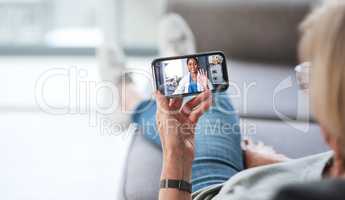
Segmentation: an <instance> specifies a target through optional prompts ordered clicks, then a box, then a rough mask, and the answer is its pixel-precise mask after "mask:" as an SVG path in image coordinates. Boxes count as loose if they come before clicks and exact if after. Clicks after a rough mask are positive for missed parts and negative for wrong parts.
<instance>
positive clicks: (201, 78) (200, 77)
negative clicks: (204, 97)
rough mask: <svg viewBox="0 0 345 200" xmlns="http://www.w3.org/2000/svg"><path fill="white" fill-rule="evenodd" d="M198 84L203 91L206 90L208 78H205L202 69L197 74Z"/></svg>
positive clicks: (204, 72) (205, 75)
mask: <svg viewBox="0 0 345 200" xmlns="http://www.w3.org/2000/svg"><path fill="white" fill-rule="evenodd" d="M197 81H198V83H200V85H201V86H202V87H203V88H204V90H205V89H209V88H208V78H207V72H206V70H204V69H200V70H199V72H198V80H197Z"/></svg>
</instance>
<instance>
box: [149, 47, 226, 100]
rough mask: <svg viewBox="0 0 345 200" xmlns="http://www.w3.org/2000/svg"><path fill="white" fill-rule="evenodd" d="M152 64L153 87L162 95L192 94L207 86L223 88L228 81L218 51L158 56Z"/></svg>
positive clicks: (221, 55)
mask: <svg viewBox="0 0 345 200" xmlns="http://www.w3.org/2000/svg"><path fill="white" fill-rule="evenodd" d="M152 67H153V76H154V79H155V85H156V88H157V89H158V90H160V91H161V93H163V94H164V95H165V96H186V95H193V94H197V93H200V92H203V91H204V90H205V89H207V88H208V89H210V90H212V91H213V92H215V91H224V90H226V89H227V88H228V85H229V81H228V74H227V67H226V60H225V56H224V54H223V53H222V52H210V53H201V54H195V55H186V56H181V57H170V58H159V59H156V60H154V61H153V62H152Z"/></svg>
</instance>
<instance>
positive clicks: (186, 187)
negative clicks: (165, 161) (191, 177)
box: [160, 179, 192, 193]
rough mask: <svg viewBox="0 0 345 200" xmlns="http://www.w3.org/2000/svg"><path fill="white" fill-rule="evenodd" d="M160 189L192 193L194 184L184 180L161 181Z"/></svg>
mask: <svg viewBox="0 0 345 200" xmlns="http://www.w3.org/2000/svg"><path fill="white" fill-rule="evenodd" d="M160 188H161V189H162V188H174V189H178V190H181V191H185V192H188V193H192V184H190V183H188V182H187V181H184V180H175V179H163V180H161V181H160Z"/></svg>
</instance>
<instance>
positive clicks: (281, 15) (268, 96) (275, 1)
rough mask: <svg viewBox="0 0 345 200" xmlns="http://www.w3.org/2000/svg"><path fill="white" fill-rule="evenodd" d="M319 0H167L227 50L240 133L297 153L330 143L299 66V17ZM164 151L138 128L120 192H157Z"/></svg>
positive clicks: (206, 39) (208, 40) (200, 36)
mask: <svg viewBox="0 0 345 200" xmlns="http://www.w3.org/2000/svg"><path fill="white" fill-rule="evenodd" d="M315 2H316V1H314V0H228V1H226V0H213V1H206V0H169V1H168V2H167V9H166V12H167V13H170V12H174V13H178V14H180V15H181V16H182V17H183V18H184V19H185V20H186V21H187V23H188V24H189V26H190V27H191V29H192V31H193V33H194V34H195V37H196V38H195V39H196V43H197V49H198V51H200V52H202V51H209V50H223V51H224V52H225V54H226V56H227V57H228V68H229V76H230V80H231V81H232V83H233V84H234V86H233V87H230V89H229V91H228V94H229V95H230V96H231V97H232V101H233V104H234V105H235V107H236V109H237V110H238V114H239V115H240V117H241V124H242V133H243V134H246V135H250V137H252V138H254V139H257V140H262V141H264V142H265V143H266V144H268V145H272V146H274V148H275V149H276V150H277V151H279V152H282V153H285V154H286V155H288V156H290V157H293V158H298V157H302V156H306V155H310V154H315V153H320V152H323V151H326V150H327V146H326V145H325V144H324V143H323V141H322V138H321V134H320V130H319V127H318V125H317V124H316V123H315V122H313V119H312V118H310V113H309V111H308V109H306V108H308V101H307V97H306V96H303V95H302V94H301V93H300V92H299V91H298V87H297V84H296V80H295V76H294V68H293V67H294V65H295V64H297V56H296V54H297V53H296V49H297V43H298V24H299V23H300V21H301V20H302V19H303V17H304V16H305V15H306V13H307V12H308V11H309V10H310V7H311V6H312V5H313V4H314V3H315ZM235 85H236V86H235ZM301 108H302V109H301ZM161 156H162V155H161V151H160V148H159V147H157V146H154V145H152V144H151V143H149V142H148V141H146V140H145V138H144V137H143V136H142V135H141V134H140V133H137V134H134V135H133V138H132V142H131V145H130V147H129V149H128V154H127V160H126V166H125V170H124V172H123V177H122V182H121V183H120V184H119V187H120V190H119V195H118V199H130V200H135V199H147V200H152V199H157V195H158V183H159V176H160V169H161Z"/></svg>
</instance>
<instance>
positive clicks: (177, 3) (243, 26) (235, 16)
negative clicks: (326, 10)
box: [167, 0, 317, 63]
mask: <svg viewBox="0 0 345 200" xmlns="http://www.w3.org/2000/svg"><path fill="white" fill-rule="evenodd" d="M315 2H317V1H316V0H213V1H208V0H169V1H168V6H167V12H174V13H178V14H180V15H181V16H182V17H184V18H185V19H186V21H187V22H188V24H189V25H190V27H191V28H192V30H193V33H194V34H195V36H196V37H195V38H196V42H197V48H198V50H199V51H208V50H224V51H225V53H226V55H228V56H230V57H232V58H239V59H245V60H252V61H265V62H283V63H294V62H296V58H297V56H296V46H297V41H298V24H299V23H300V22H301V20H302V19H303V18H304V16H305V15H306V13H307V12H308V11H309V9H310V6H311V4H312V3H315Z"/></svg>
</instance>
